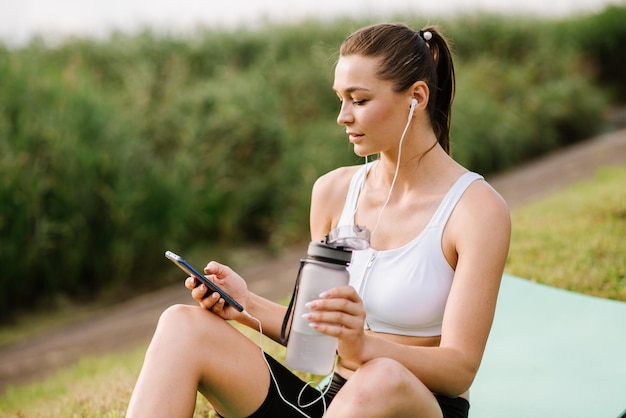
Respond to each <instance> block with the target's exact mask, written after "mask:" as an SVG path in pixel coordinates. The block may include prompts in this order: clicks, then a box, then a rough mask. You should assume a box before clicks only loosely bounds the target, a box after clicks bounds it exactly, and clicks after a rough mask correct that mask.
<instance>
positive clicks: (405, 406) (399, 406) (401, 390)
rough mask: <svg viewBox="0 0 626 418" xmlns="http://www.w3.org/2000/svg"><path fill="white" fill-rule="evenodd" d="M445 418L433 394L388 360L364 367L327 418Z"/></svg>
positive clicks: (339, 397)
mask: <svg viewBox="0 0 626 418" xmlns="http://www.w3.org/2000/svg"><path fill="white" fill-rule="evenodd" d="M335 417H340V418H349V417H358V418H367V417H375V418H383V417H388V418H391V417H401V418H407V417H420V418H431V417H432V418H442V412H441V408H440V407H439V404H438V403H437V400H436V399H435V397H434V396H433V394H432V393H431V392H430V390H428V388H427V387H426V386H424V384H423V383H422V382H420V381H419V379H417V377H415V375H414V374H412V373H411V372H410V371H409V370H407V369H406V368H405V367H404V366H403V365H402V364H400V363H398V362H396V361H394V360H390V359H385V358H379V359H376V360H372V361H370V362H368V363H366V364H364V365H363V366H361V367H360V368H359V369H358V370H357V371H356V372H355V373H354V374H353V375H352V376H351V377H350V380H348V382H346V384H345V386H344V387H343V388H341V390H340V391H339V393H337V396H336V397H335V399H333V402H332V403H331V404H330V407H329V408H328V411H327V412H326V414H325V415H324V418H335Z"/></svg>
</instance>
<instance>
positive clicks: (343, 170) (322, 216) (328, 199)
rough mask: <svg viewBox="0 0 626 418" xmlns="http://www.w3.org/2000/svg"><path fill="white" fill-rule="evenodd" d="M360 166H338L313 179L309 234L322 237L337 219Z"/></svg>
mask: <svg viewBox="0 0 626 418" xmlns="http://www.w3.org/2000/svg"><path fill="white" fill-rule="evenodd" d="M359 167H360V166H349V167H340V168H337V169H335V170H333V171H330V172H328V173H326V174H324V175H323V176H321V177H320V178H318V179H317V180H316V181H315V184H314V185H313V192H312V196H311V235H312V237H313V239H319V238H320V237H324V236H325V235H326V234H327V233H328V232H329V231H330V230H331V229H332V228H334V227H335V226H336V224H337V222H338V221H339V217H340V216H341V211H342V209H343V206H344V202H345V199H346V195H347V193H348V187H349V186H350V181H351V180H352V177H353V175H354V173H356V171H357V170H358V169H359Z"/></svg>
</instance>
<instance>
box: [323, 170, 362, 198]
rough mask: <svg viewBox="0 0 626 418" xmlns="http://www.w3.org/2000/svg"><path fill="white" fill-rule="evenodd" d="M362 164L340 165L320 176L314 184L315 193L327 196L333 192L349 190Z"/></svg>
mask: <svg viewBox="0 0 626 418" xmlns="http://www.w3.org/2000/svg"><path fill="white" fill-rule="evenodd" d="M359 168H360V166H358V165H355V166H348V167H339V168H336V169H334V170H332V171H329V172H328V173H326V174H324V175H322V176H321V177H319V178H318V179H317V180H316V181H315V184H314V185H313V191H314V193H320V194H322V195H324V196H326V197H330V196H332V195H333V194H338V195H343V196H344V197H345V192H347V191H348V186H349V184H350V180H352V177H353V176H354V173H356V171H357V170H358V169H359Z"/></svg>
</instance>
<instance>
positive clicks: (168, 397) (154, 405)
mask: <svg viewBox="0 0 626 418" xmlns="http://www.w3.org/2000/svg"><path fill="white" fill-rule="evenodd" d="M269 384H270V377H269V371H268V369H267V365H266V364H265V361H264V359H263V355H262V353H261V350H260V348H259V347H258V346H257V345H256V344H255V343H254V342H253V341H251V340H250V339H249V338H248V337H246V336H245V335H243V334H241V333H240V332H239V331H237V330H236V329H235V328H233V327H232V326H231V325H230V324H228V323H227V322H226V321H224V320H223V319H221V318H219V317H217V316H216V315H214V314H213V313H211V312H209V311H207V310H205V309H202V308H200V307H193V306H187V305H176V306H173V307H171V308H169V309H167V310H166V311H165V312H164V313H163V314H162V315H161V318H160V319H159V324H158V326H157V329H156V331H155V334H154V336H153V338H152V342H151V343H150V347H149V349H148V351H147V353H146V358H145V360H144V364H143V367H142V369H141V373H140V375H139V379H138V381H137V384H136V386H135V389H134V391H133V395H132V397H131V400H130V404H129V407H128V411H127V414H126V416H127V417H128V418H133V417H185V416H188V417H191V416H192V415H193V411H194V408H195V402H196V394H197V391H198V390H200V391H201V392H202V394H203V395H204V396H205V397H206V398H207V399H208V400H209V402H210V403H211V405H213V407H214V408H215V409H216V410H217V411H218V412H219V413H220V414H222V415H227V416H248V415H250V414H252V413H253V412H254V411H256V409H257V408H258V407H259V406H260V405H261V404H262V403H263V401H264V399H265V397H266V395H267V392H268V389H269Z"/></svg>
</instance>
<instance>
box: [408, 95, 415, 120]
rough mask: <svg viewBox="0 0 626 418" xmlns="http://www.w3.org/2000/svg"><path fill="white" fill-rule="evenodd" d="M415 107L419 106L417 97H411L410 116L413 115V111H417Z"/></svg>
mask: <svg viewBox="0 0 626 418" xmlns="http://www.w3.org/2000/svg"><path fill="white" fill-rule="evenodd" d="M415 107H417V99H416V98H412V99H411V112H410V114H409V117H410V116H412V115H413V112H414V111H415Z"/></svg>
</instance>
